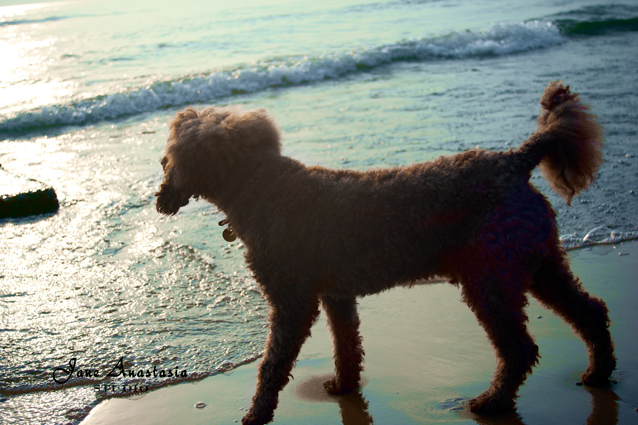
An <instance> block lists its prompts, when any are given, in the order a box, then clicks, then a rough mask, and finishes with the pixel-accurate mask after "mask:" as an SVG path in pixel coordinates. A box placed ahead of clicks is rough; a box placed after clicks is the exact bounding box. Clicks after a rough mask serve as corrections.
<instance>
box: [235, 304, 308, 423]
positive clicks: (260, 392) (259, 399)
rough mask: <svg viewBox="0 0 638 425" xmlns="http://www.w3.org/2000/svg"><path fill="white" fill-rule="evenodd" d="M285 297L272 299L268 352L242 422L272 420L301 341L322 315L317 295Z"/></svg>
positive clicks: (265, 421)
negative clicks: (320, 314)
mask: <svg viewBox="0 0 638 425" xmlns="http://www.w3.org/2000/svg"><path fill="white" fill-rule="evenodd" d="M287 295H291V294H287ZM269 298H270V299H273V298H272V297H269ZM279 298H284V297H279ZM285 298H286V300H285V301H283V300H276V301H283V302H281V303H279V302H277V303H276V304H275V302H271V309H270V333H269V335H268V340H267V341H266V352H265V353H264V358H263V360H262V361H261V364H260V365H259V373H258V375H257V391H256V392H255V395H254V396H253V402H252V406H251V407H250V410H249V411H248V413H247V414H246V416H244V418H243V419H242V424H243V425H261V424H266V423H268V422H270V421H272V419H273V412H274V411H275V409H276V408H277V403H278V402H279V392H280V391H281V390H282V389H283V387H284V386H285V385H286V384H287V383H288V380H289V377H290V372H291V370H292V368H293V366H294V364H295V361H296V360H297V355H298V354H299V350H300V349H301V345H302V344H303V342H304V341H305V340H306V338H308V337H309V336H310V328H311V327H312V324H313V323H314V322H315V320H316V319H317V316H318V315H319V300H318V299H317V298H314V299H310V300H307V301H306V302H300V298H302V299H303V298H305V297H293V296H287V297H285Z"/></svg>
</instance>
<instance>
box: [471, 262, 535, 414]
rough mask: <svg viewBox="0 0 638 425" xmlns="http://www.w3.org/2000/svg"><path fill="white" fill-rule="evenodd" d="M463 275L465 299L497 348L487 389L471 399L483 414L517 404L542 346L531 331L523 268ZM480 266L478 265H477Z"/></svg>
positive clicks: (473, 405) (484, 270) (527, 280)
mask: <svg viewBox="0 0 638 425" xmlns="http://www.w3.org/2000/svg"><path fill="white" fill-rule="evenodd" d="M487 269H488V268H484V269H483V272H484V274H482V275H481V276H475V277H472V275H470V276H466V277H465V279H463V281H462V284H463V299H464V301H465V302H466V303H467V304H468V305H469V307H470V309H471V310H472V311H473V312H474V314H475V315H476V318H477V319H478V321H479V323H480V324H481V326H482V327H483V328H484V329H485V331H486V332H487V336H488V338H489V340H490V342H491V343H492V346H493V347H494V349H495V351H496V360H497V365H496V371H495V373H494V379H493V381H492V383H491V385H490V387H489V389H488V390H487V391H485V392H484V393H482V394H480V395H479V396H478V397H476V398H473V399H472V400H470V403H469V406H470V410H471V411H472V412H474V413H480V414H494V413H501V412H505V411H508V410H512V409H513V408H514V405H515V403H514V399H515V398H516V397H517V395H516V393H517V391H518V388H519V387H520V386H521V384H522V383H523V381H524V380H525V378H526V377H527V375H528V374H529V373H530V372H531V371H532V367H533V366H534V365H535V364H536V363H537V361H538V347H537V346H536V344H535V343H534V340H533V339H532V337H531V336H530V334H529V333H528V332H527V328H526V326H525V323H526V322H527V316H526V315H525V312H524V311H523V308H524V307H525V306H526V305H527V299H526V298H525V294H524V289H523V288H524V287H525V285H526V284H527V283H528V282H529V281H530V280H531V276H529V275H527V274H526V272H524V271H522V269H518V270H517V269H514V268H509V270H505V269H503V268H499V269H496V268H495V269H494V270H487ZM474 270H476V269H474Z"/></svg>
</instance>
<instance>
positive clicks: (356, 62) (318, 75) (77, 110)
mask: <svg viewBox="0 0 638 425" xmlns="http://www.w3.org/2000/svg"><path fill="white" fill-rule="evenodd" d="M564 41H565V38H564V36H562V35H561V33H560V31H559V29H558V27H557V26H556V25H555V24H554V23H552V22H550V21H543V20H535V21H529V22H517V23H497V24H492V25H490V26H488V27H486V28H483V29H481V30H479V31H463V32H456V31H455V32H450V33H447V34H444V35H438V36H432V37H425V38H421V39H413V40H402V41H399V42H397V43H394V44H387V45H380V46H372V47H367V48H361V49H359V50H353V51H348V52H333V53H326V54H324V55H319V56H303V57H288V58H284V59H279V60H266V61H261V62H258V63H254V64H252V65H240V66H237V67H234V68H232V69H227V70H220V71H215V72H212V73H210V74H206V75H197V76H186V77H182V78H179V79H177V80H170V81H159V82H156V83H154V84H151V85H148V86H146V87H140V88H137V89H132V90H128V91H122V92H117V93H111V94H108V95H103V96H97V97H93V98H88V99H84V100H79V101H74V102H70V103H68V104H62V105H51V106H46V107H43V108H41V109H38V110H32V111H23V112H19V113H16V114H14V115H12V116H9V117H7V118H4V119H0V136H1V135H4V137H5V138H6V137H7V136H11V135H13V134H16V133H20V132H25V131H31V130H43V129H47V128H51V127H58V126H69V125H71V126H75V125H79V126H81V125H86V124H90V123H94V122H99V121H103V120H109V119H117V118H120V117H125V116H131V115H136V114H140V113H144V112H153V111H157V110H161V109H165V108H170V107H174V106H182V105H187V104H192V103H201V102H211V101H215V100H217V99H222V98H225V97H228V96H231V95H233V94H238V93H255V92H259V91H262V90H266V89H268V88H272V87H284V86H288V85H300V84H311V83H316V82H319V81H324V80H334V79H339V78H342V77H344V76H346V75H348V74H352V73H356V72H366V71H367V70H371V69H374V68H377V67H380V66H384V65H388V64H391V63H394V62H401V61H427V60H455V59H465V58H470V57H486V56H487V57H489V56H501V55H508V54H514V53H518V52H522V51H526V50H531V49H540V48H546V47H550V46H553V45H557V44H560V43H562V42H564Z"/></svg>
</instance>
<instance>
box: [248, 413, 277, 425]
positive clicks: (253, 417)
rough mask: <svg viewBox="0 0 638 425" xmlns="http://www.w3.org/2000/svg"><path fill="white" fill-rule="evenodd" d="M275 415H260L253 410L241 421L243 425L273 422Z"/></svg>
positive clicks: (261, 424)
mask: <svg viewBox="0 0 638 425" xmlns="http://www.w3.org/2000/svg"><path fill="white" fill-rule="evenodd" d="M273 417H274V415H273V414H272V413H271V414H270V415H258V414H255V413H254V412H253V411H252V410H251V411H249V412H248V413H246V416H244V417H243V418H242V420H241V423H242V425H264V424H267V423H269V422H272V420H273Z"/></svg>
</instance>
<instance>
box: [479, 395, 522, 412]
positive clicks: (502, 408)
mask: <svg viewBox="0 0 638 425" xmlns="http://www.w3.org/2000/svg"><path fill="white" fill-rule="evenodd" d="M469 407H470V411H471V412H472V413H476V414H479V415H495V414H499V413H505V412H510V411H512V410H514V407H515V403H514V400H513V399H512V398H507V397H495V396H494V395H493V394H491V393H488V392H484V393H483V394H481V395H480V396H478V397H476V398H473V399H471V400H470V402H469Z"/></svg>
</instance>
